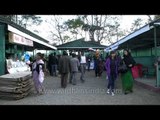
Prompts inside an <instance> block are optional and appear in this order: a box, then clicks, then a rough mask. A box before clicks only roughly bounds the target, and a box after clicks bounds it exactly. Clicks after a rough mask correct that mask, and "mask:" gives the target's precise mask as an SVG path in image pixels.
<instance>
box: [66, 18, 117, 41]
mask: <svg viewBox="0 0 160 120" xmlns="http://www.w3.org/2000/svg"><path fill="white" fill-rule="evenodd" d="M77 21H78V22H77ZM115 22H117V23H118V16H114V17H113V16H109V15H79V16H78V17H77V18H76V19H74V20H72V21H67V23H68V24H67V25H68V28H69V29H77V28H80V29H82V30H83V31H87V32H88V33H89V38H90V40H91V41H96V42H98V43H100V42H101V41H102V40H104V39H107V40H108V41H110V43H112V40H111V38H112V36H111V34H112V35H113V31H115V30H118V28H119V26H120V25H118V24H117V26H116V27H115ZM115 28H116V29H115ZM117 33H118V31H117ZM117 35H118V34H117Z"/></svg>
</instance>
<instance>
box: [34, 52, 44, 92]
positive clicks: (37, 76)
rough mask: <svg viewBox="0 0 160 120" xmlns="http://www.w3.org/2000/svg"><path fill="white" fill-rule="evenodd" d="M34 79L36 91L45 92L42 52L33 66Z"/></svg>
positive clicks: (38, 54)
mask: <svg viewBox="0 0 160 120" xmlns="http://www.w3.org/2000/svg"><path fill="white" fill-rule="evenodd" d="M32 70H33V71H32V72H33V81H34V85H35V89H36V92H37V93H38V94H43V92H44V87H43V85H42V83H43V81H44V71H43V70H44V61H43V60H42V54H41V53H37V55H36V60H35V62H34V63H33V66H32Z"/></svg>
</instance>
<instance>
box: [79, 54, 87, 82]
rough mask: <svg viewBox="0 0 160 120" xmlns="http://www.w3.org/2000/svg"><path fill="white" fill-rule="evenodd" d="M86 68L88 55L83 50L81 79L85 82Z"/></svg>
mask: <svg viewBox="0 0 160 120" xmlns="http://www.w3.org/2000/svg"><path fill="white" fill-rule="evenodd" d="M85 70H86V56H85V55H84V52H81V56H80V71H81V77H80V80H81V82H82V83H84V81H85V80H84V74H85Z"/></svg>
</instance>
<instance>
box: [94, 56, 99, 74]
mask: <svg viewBox="0 0 160 120" xmlns="http://www.w3.org/2000/svg"><path fill="white" fill-rule="evenodd" d="M99 63H100V58H99V56H96V55H95V58H94V70H95V76H96V77H99Z"/></svg>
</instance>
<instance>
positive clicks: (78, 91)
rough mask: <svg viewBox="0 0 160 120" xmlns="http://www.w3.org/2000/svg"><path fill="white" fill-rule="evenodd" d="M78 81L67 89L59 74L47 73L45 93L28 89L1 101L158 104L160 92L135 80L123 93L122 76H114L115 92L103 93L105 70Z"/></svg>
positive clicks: (88, 73)
mask: <svg viewBox="0 0 160 120" xmlns="http://www.w3.org/2000/svg"><path fill="white" fill-rule="evenodd" d="M79 76H80V73H78V75H77V85H72V84H69V83H68V85H67V88H66V89H63V88H61V87H60V78H59V77H53V76H48V77H46V79H45V81H44V86H45V88H46V90H45V94H44V95H36V94H35V93H31V94H30V95H29V96H27V97H25V98H23V99H20V100H3V99H0V105H160V94H158V93H154V92H152V91H149V90H147V89H144V88H142V87H140V86H138V85H136V84H134V89H133V91H134V92H133V93H130V94H127V95H124V94H123V93H122V89H121V80H120V79H117V80H116V94H115V96H111V95H108V94H106V90H107V89H106V86H107V80H106V75H105V72H104V73H103V75H102V77H100V78H96V77H95V75H94V71H90V72H88V71H87V72H86V75H85V77H86V82H85V83H81V82H80V80H79V78H80V77H79Z"/></svg>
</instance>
